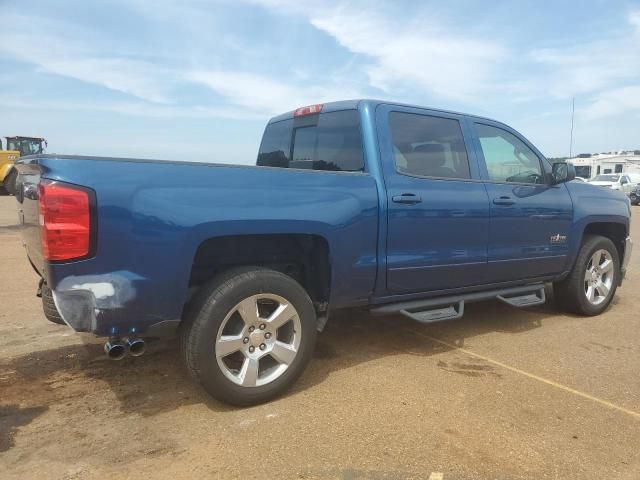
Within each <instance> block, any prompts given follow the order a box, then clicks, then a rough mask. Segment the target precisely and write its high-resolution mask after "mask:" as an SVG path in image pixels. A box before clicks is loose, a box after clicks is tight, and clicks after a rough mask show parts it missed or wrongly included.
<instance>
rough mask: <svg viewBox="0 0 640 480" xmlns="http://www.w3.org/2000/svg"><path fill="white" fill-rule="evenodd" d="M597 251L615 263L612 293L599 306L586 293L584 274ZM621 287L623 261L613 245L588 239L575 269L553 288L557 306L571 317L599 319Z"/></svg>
mask: <svg viewBox="0 0 640 480" xmlns="http://www.w3.org/2000/svg"><path fill="white" fill-rule="evenodd" d="M598 250H606V251H607V252H608V253H609V254H610V255H611V258H612V261H613V280H612V284H611V288H610V290H609V293H608V294H607V295H606V297H605V299H604V300H603V301H602V302H601V303H600V304H598V305H594V304H593V303H591V302H590V301H589V300H588V298H587V295H586V293H585V283H586V282H585V274H586V272H587V267H588V264H589V261H590V260H591V257H592V255H593V254H594V253H595V252H596V251H598ZM619 283H620V257H619V255H618V249H617V248H616V247H615V245H614V244H613V242H612V241H611V240H609V239H608V238H606V237H602V236H599V235H586V236H585V238H584V240H583V242H582V246H581V247H580V251H579V252H578V256H577V258H576V262H575V264H574V265H573V269H572V270H571V272H570V273H569V275H568V276H567V278H565V279H564V280H562V281H560V282H556V283H554V284H553V294H554V298H555V299H556V302H557V303H558V305H559V306H560V307H561V308H562V309H563V310H566V311H568V312H571V313H576V314H578V315H584V316H594V315H600V314H601V313H602V312H604V311H605V310H606V309H607V307H608V306H609V304H610V303H611V300H612V299H613V297H614V295H615V293H616V289H617V288H618V284H619Z"/></svg>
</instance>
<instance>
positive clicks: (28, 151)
mask: <svg viewBox="0 0 640 480" xmlns="http://www.w3.org/2000/svg"><path fill="white" fill-rule="evenodd" d="M4 138H5V140H6V147H7V148H6V150H2V141H1V140H0V191H4V192H6V193H8V194H9V195H13V194H14V193H15V188H16V177H17V176H18V172H17V171H16V169H15V168H14V164H15V163H16V160H17V159H18V158H19V157H24V156H26V155H36V154H39V153H44V149H45V148H46V146H47V141H46V140H45V139H44V138H40V137H4Z"/></svg>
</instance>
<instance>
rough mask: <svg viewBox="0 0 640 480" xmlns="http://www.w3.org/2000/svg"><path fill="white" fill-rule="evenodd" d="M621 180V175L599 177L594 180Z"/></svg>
mask: <svg viewBox="0 0 640 480" xmlns="http://www.w3.org/2000/svg"><path fill="white" fill-rule="evenodd" d="M618 180H620V175H598V176H597V177H596V178H594V179H593V181H594V182H617V181H618Z"/></svg>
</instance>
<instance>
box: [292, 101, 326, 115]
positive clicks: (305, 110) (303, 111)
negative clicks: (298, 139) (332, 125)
mask: <svg viewBox="0 0 640 480" xmlns="http://www.w3.org/2000/svg"><path fill="white" fill-rule="evenodd" d="M321 111H322V104H321V103H318V104H317V105H309V106H307V107H300V108H297V109H296V110H295V111H294V112H293V117H294V118H295V117H304V116H306V115H313V114H314V113H320V112H321Z"/></svg>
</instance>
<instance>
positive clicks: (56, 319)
mask: <svg viewBox="0 0 640 480" xmlns="http://www.w3.org/2000/svg"><path fill="white" fill-rule="evenodd" d="M40 293H41V295H42V310H43V311H44V316H45V317H47V320H49V321H50V322H53V323H57V324H58V325H66V323H64V320H63V319H62V317H61V316H60V312H58V309H57V308H56V304H55V302H54V301H53V293H52V292H51V289H50V288H49V287H47V285H46V284H42V288H41V289H40Z"/></svg>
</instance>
